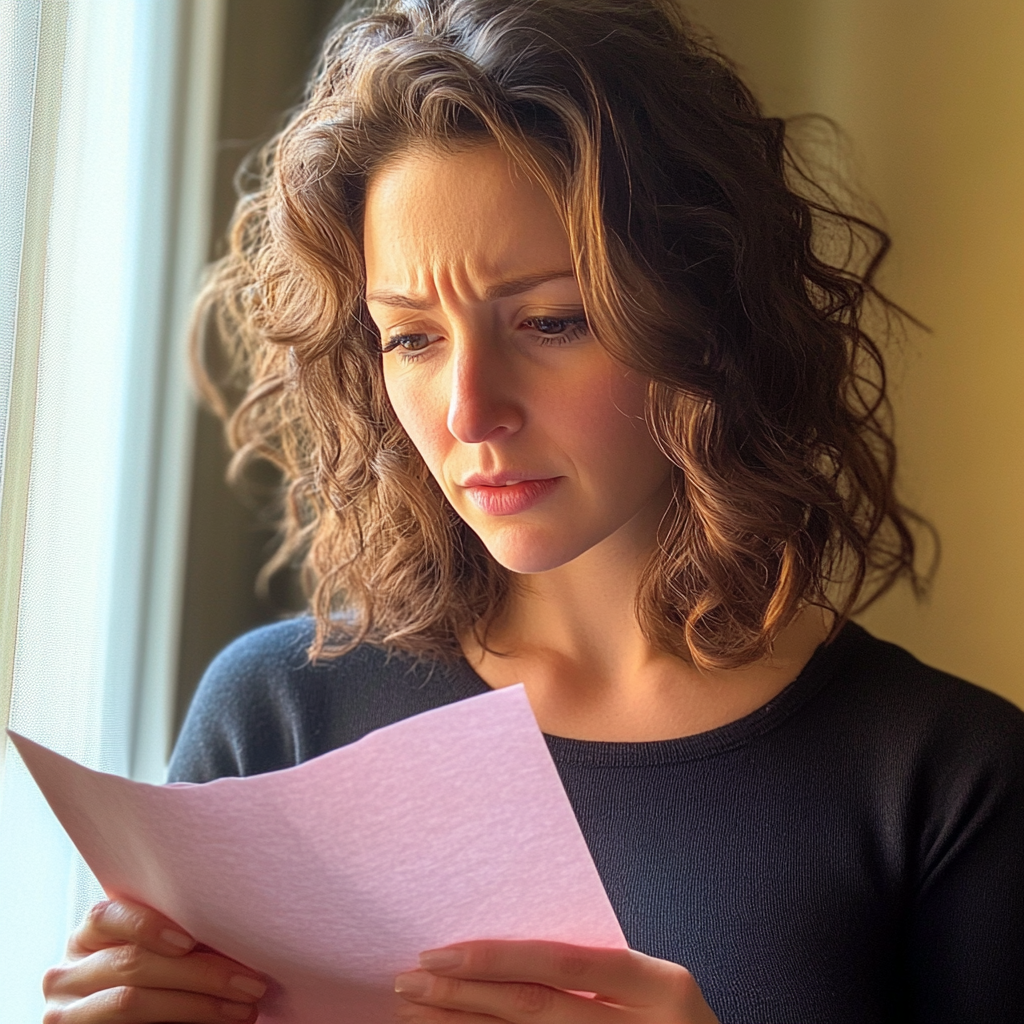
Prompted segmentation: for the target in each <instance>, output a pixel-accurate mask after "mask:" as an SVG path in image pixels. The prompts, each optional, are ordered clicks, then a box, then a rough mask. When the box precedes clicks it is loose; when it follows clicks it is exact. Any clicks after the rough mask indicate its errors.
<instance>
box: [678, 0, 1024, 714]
mask: <svg viewBox="0 0 1024 1024" xmlns="http://www.w3.org/2000/svg"><path fill="white" fill-rule="evenodd" d="M689 8H690V10H691V12H692V13H693V15H694V17H695V19H696V20H698V21H700V22H701V23H703V24H704V25H706V26H707V27H708V28H710V29H711V30H712V32H714V33H715V34H716V35H717V37H718V38H719V40H720V42H721V43H722V45H723V48H724V49H725V51H726V52H727V53H729V54H730V55H731V56H732V57H733V58H734V59H735V60H737V61H738V62H739V63H740V64H741V66H742V67H743V68H744V69H745V71H746V75H745V77H746V79H747V81H748V82H750V83H751V84H752V85H753V86H754V88H755V91H757V92H758V94H759V95H760V96H761V98H762V100H763V101H764V103H765V105H766V106H767V108H768V110H769V111H770V112H771V113H778V114H783V115H785V114H793V113H800V112H803V111H807V110H816V111H820V112H822V113H825V114H828V115H830V116H832V117H834V118H835V119H836V120H837V121H838V122H839V123H840V124H841V125H842V127H843V128H844V129H845V130H846V132H847V133H848V135H849V137H850V139H851V141H852V166H853V168H854V174H855V177H856V180H857V183H858V184H859V185H860V186H861V188H862V189H863V190H864V191H865V192H866V193H867V194H868V196H869V197H870V198H871V199H872V200H874V202H876V203H877V204H878V206H879V207H880V209H881V211H882V213H883V215H884V218H885V225H886V227H887V228H888V230H889V231H890V233H891V234H892V236H893V238H894V242H895V247H894V251H893V254H892V257H891V260H890V265H889V266H888V268H887V269H886V271H885V274H884V276H883V278H882V281H883V286H884V288H885V289H886V290H887V291H888V293H889V294H890V295H891V296H892V297H893V298H894V299H895V300H896V301H897V302H899V303H901V304H902V305H904V306H905V307H907V308H908V309H910V310H911V311H912V312H913V313H914V314H915V315H916V316H917V317H919V318H920V319H921V320H923V321H924V322H925V323H927V324H928V325H929V326H930V327H931V328H932V329H933V332H934V333H932V334H931V335H926V334H921V333H919V332H912V333H911V334H910V336H909V337H908V339H907V342H906V344H905V346H904V347H903V350H902V352H897V353H894V355H893V359H892V369H893V377H894V384H895V386H894V393H893V398H894V404H895V407H896V425H897V430H896V436H897V441H898V443H899V446H900V452H901V460H902V461H901V478H902V493H903V495H904V497H905V499H906V500H907V501H909V502H910V503H911V504H912V505H914V506H915V507H917V508H918V509H919V510H920V511H921V512H923V513H924V514H925V515H926V516H928V517H929V518H930V519H931V520H932V522H933V523H934V524H935V525H936V527H937V528H938V530H939V532H940V534H941V538H942V544H943V558H942V564H941V567H940V570H939V575H938V577H937V579H936V582H935V587H934V590H933V592H932V595H931V597H930V599H929V600H928V601H927V602H926V603H925V604H923V605H917V604H915V602H914V600H913V598H912V596H911V595H910V593H909V590H908V589H907V588H900V589H899V590H898V591H896V592H894V593H892V594H891V595H889V596H887V597H886V598H885V599H883V600H882V601H881V602H880V603H879V604H878V605H876V606H875V607H873V608H871V609H870V610H869V611H868V612H867V613H865V614H864V615H863V616H862V621H863V623H864V625H866V626H867V627H868V628H869V629H871V630H872V631H873V632H875V633H876V634H878V635H880V636H882V637H885V638H886V639H890V640H893V641H895V642H896V643H899V644H902V645H903V646H904V647H907V648H908V649H909V650H911V651H912V652H913V653H914V654H916V655H917V656H918V657H919V658H921V659H922V660H924V661H926V662H929V663H931V664H933V665H937V666H938V667H940V668H943V669H946V670H947V671H951V672H955V673H957V674H958V675H962V676H964V677H965V678H967V679H970V680H972V681H974V682H978V683H980V684H982V685H984V686H987V687H988V688H990V689H992V690H995V691H997V692H999V693H1002V694H1003V695H1005V696H1007V697H1009V698H1010V699H1011V700H1014V701H1016V702H1017V703H1018V704H1020V705H1022V706H1024V515H1022V510H1024V3H1022V2H1021V0H970V2H968V0H900V2H899V3H894V2H892V0H771V2H765V0H696V2H691V3H690V4H689Z"/></svg>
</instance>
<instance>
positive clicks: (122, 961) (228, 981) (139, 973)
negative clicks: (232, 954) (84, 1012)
mask: <svg viewBox="0 0 1024 1024" xmlns="http://www.w3.org/2000/svg"><path fill="white" fill-rule="evenodd" d="M43 988H44V990H45V992H46V994H47V995H48V996H49V997H51V998H58V997H62V996H89V995H92V994H93V993H95V992H100V991H102V990H104V989H116V988H143V989H173V990H176V991H182V992H189V993H198V994H202V995H209V996H218V997H220V998H221V999H226V1000H229V1001H233V1002H243V1003H254V1002H256V1000H257V999H259V998H260V997H261V996H262V995H263V994H264V993H265V992H266V990H267V986H266V984H265V983H264V982H263V981H262V980H261V979H260V978H259V977H258V976H257V975H256V974H254V973H253V972H252V971H249V970H248V969H247V968H244V967H242V966H241V965H240V964H237V963H235V962H234V961H233V960H229V959H227V957H223V956H219V955H218V954H216V953H189V954H188V955H187V956H184V957H173V958H171V957H165V956H161V955H160V954H158V953H153V952H151V951H150V950H148V949H144V948H143V947H142V946H136V945H135V944H134V943H129V944H126V945H123V946H109V947H107V948H106V949H101V950H97V951H96V952H95V953H90V954H89V955H88V956H86V957H83V958H81V959H79V960H71V961H68V962H67V963H64V964H61V965H60V966H58V967H51V968H50V970H49V971H47V972H46V975H45V978H44V980H43Z"/></svg>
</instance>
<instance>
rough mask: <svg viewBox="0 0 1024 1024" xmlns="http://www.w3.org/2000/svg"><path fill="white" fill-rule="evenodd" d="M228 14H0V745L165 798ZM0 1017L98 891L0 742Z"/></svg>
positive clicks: (81, 10)
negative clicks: (197, 327) (199, 287)
mask: <svg viewBox="0 0 1024 1024" xmlns="http://www.w3.org/2000/svg"><path fill="white" fill-rule="evenodd" d="M222 14H223V4H222V0H7V2H0V454H2V464H0V533H2V537H0V557H2V559H3V563H2V569H0V725H5V724H9V726H10V728H12V729H14V730H16V731H18V732H21V733H24V734H26V735H28V736H30V737H32V738H33V739H35V740H38V741H39V742H41V743H44V744H46V745H47V746H50V747H52V748H54V749H56V750H59V751H61V752H62V753H64V754H67V755H68V756H71V757H73V758H75V759H76V760H79V761H81V762H83V763H85V764H88V765H90V766H92V767H95V768H99V769H102V770H104V771H114V772H118V773H120V774H124V775H131V776H133V777H135V778H138V779H143V780H147V781H153V782H160V781H163V775H164V768H165V762H166V757H167V747H168V742H169V733H170V720H171V707H172V683H173V678H174V670H175V663H174V655H175V652H176V649H177V609H178V603H179V600H180V586H179V584H180V568H179V567H180V565H181V562H182V547H183V536H184V512H185V507H186V497H187V495H186V480H187V471H188V458H187V453H188V451H189V450H190V436H191V425H192V418H193V417H192V412H193V411H192V407H191V403H190V399H189V396H188V390H187V386H186V382H185V370H184V367H185V359H184V351H183V339H182V334H183V323H184V318H185V316H186V315H187V308H188V303H189V299H190V297H191V294H192V293H193V291H194V288H195V285H196V282H197V279H198V274H199V270H200V267H201V265H202V262H203V259H204V256H205V251H206V224H207V221H208V209H207V206H208V198H209V194H210V171H211V166H212V155H213V142H214V137H215V127H216V98H217V83H218V80H219V68H218V58H219V54H220V48H221V47H220V33H221V26H222V21H223V18H222ZM3 739H4V743H3V745H2V746H0V757H2V762H0V993H2V995H0V1007H2V1009H0V1018H2V1019H3V1020H4V1021H11V1022H12V1024H21V1022H25V1024H29V1022H32V1021H37V1020H39V1019H40V1017H41V1014H42V1009H43V1005H42V997H41V994H40V980H41V976H42V972H43V971H44V969H45V968H46V967H47V966H48V965H49V964H51V963H54V962H56V961H57V960H59V959H60V957H61V955H62V950H63V947H64V943H65V941H66V938H67V934H68V932H69V930H70V929H71V928H72V927H74V925H75V924H76V923H77V921H78V920H79V919H80V916H81V914H82V911H83V910H84V909H85V907H87V906H88V905H89V904H91V903H92V902H93V901H94V900H96V899H98V898H99V897H100V895H101V894H100V892H99V890H98V887H97V885H96V883H95V880H94V879H92V878H91V876H90V874H89V872H88V870H87V869H86V868H85V867H84V865H83V864H82V862H81V861H80V859H79V858H78V856H77V854H75V852H74V850H73V848H72V847H71V845H70V843H69V842H68V841H67V840H66V838H65V837H64V835H63V832H62V831H61V830H60V828H59V826H58V825H57V824H56V823H55V821H54V820H53V818H52V815H51V814H50V812H49V809H48V808H47V807H46V805H45V803H44V802H43V800H42V798H41V797H40V795H39V794H38V792H37V790H36V789H35V786H34V784H33V783H32V781H31V779H30V778H29V777H28V775H27V773H26V772H25V770H24V768H23V766H22V765H21V762H20V760H19V758H18V756H17V754H16V753H15V752H14V750H13V748H12V747H11V746H10V744H9V741H7V740H6V737H4V738H3Z"/></svg>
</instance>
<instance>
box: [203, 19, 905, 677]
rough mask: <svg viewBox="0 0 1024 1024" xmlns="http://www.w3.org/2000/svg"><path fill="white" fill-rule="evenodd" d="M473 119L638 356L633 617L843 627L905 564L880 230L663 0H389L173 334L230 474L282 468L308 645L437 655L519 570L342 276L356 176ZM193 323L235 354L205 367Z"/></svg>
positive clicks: (673, 639) (620, 345) (721, 631)
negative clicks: (843, 205) (646, 556)
mask: <svg viewBox="0 0 1024 1024" xmlns="http://www.w3.org/2000/svg"><path fill="white" fill-rule="evenodd" d="M356 15H361V16H356ZM353 18H355V20H352V19H353ZM482 142H491V143H496V144H497V145H499V146H501V147H502V149H503V150H504V151H505V152H507V153H508V154H509V155H510V156H511V158H512V159H513V160H515V161H516V162H517V163H518V164H519V165H520V166H522V167H523V168H524V169H525V170H526V171H527V172H528V173H529V174H530V175H532V176H533V178H534V179H535V180H537V181H538V182H540V183H541V184H542V185H543V187H544V188H545V189H546V190H547V192H548V194H549V195H550V197H551V199H552V200H553V202H554V203H555V205H556V209H557V210H558V211H559V215H560V216H561V218H562V220H563V223H564V225H565V228H566V231H567V233H568V236H569V240H570V246H571V250H572V253H573V259H574V263H575V268H574V269H575V272H576V275H577V277H578V280H579V283H580V287H581V290H582V293H583V296H584V303H585V307H586V315H587V319H588V321H589V323H590V325H591V327H592V329H593V330H594V332H595V334H596V336H597V337H598V338H599V339H600V340H601V342H602V343H603V344H604V345H605V346H606V347H607V348H608V349H609V351H611V352H612V354H613V355H615V356H616V357H617V358H618V359H620V360H621V361H622V362H623V363H624V364H626V365H628V366H630V367H632V368H633V369H635V370H638V371H640V372H642V373H643V374H644V375H646V377H647V378H648V379H649V380H650V386H649V397H648V416H647V418H648V424H649V427H650V430H651V432H652V434H653V436H654V437H655V439H656V440H657V442H658V444H659V445H660V447H661V449H662V450H663V452H664V453H665V455H666V456H667V457H668V458H669V459H670V460H671V462H672V463H673V464H674V466H675V467H676V470H675V473H674V480H675V484H674V498H673V501H672V504H671V507H670V509H669V511H668V513H667V515H666V517H665V519H664V521H663V523H662V529H661V534H660V543H659V545H658V546H657V550H656V551H655V552H654V553H653V555H652V556H651V558H650V561H649V563H648V564H647V566H646V568H645V569H644V571H643V573H642V577H641V581H640V585H639V588H638V592H637V595H636V610H637V615H638V619H639V622H640V624H641V627H642V629H643V631H644V633H645V635H646V636H647V637H648V639H649V640H650V641H651V642H652V643H653V644H654V645H655V646H657V647H658V648H660V649H663V650H667V651H670V652H673V653H676V654H679V655H681V656H684V657H686V658H690V659H692V660H693V661H694V662H695V663H696V664H698V665H700V666H707V667H737V666H741V665H745V664H748V663H750V662H752V661H754V660H756V659H758V658H760V657H763V656H764V655H765V654H766V653H768V652H769V651H770V650H771V647H772V644H773V641H774V640H775V638H776V637H777V635H778V633H779V632H780V630H781V629H782V628H784V626H785V625H786V624H787V623H788V622H789V621H790V619H791V618H792V616H793V615H794V613H795V612H796V611H797V610H798V609H799V608H800V607H801V606H802V605H804V604H806V603H814V604H820V605H822V606H824V607H827V608H830V609H832V610H833V611H834V612H835V613H836V620H835V621H836V626H835V628H836V629H838V628H839V627H840V626H841V625H842V623H843V622H844V621H845V620H846V619H847V618H848V617H849V616H850V615H851V614H853V613H854V612H855V611H856V610H857V609H858V608H859V607H862V606H864V605H866V604H867V603H870V601H872V600H874V599H875V598H876V597H877V596H879V595H880V594H881V593H882V592H883V591H885V590H886V589H888V588H889V587H890V586H891V585H892V584H893V583H894V582H895V581H896V580H897V579H898V578H900V577H908V578H909V579H910V581H911V582H912V584H913V585H914V586H915V588H917V589H918V590H920V588H921V587H922V584H923V578H922V576H921V575H920V574H919V573H918V572H917V571H916V570H915V567H914V538H913V534H912V532H911V529H910V526H911V524H912V522H913V521H914V520H915V519H916V518H917V517H916V516H914V514H913V513H910V512H909V511H908V510H907V509H906V508H905V507H903V506H902V505H901V504H900V503H899V502H898V501H897V499H896V497H895V495H894V487H893V484H894V475H895V452H894V447H893V443H892V440H891V435H890V430H889V426H888V420H889V406H888V402H887V399H886V387H885V372H884V365H883V359H882V354H881V351H880V348H879V344H878V342H877V341H876V340H875V339H874V338H873V337H872V336H871V334H870V333H869V332H868V330H867V328H866V326H865V323H866V311H867V309H868V306H869V304H871V303H874V305H875V308H877V309H881V310H882V311H883V312H885V313H889V314H891V313H895V314H896V315H897V317H898V316H899V315H901V313H902V311H900V310H898V308H897V307H894V306H893V305H892V303H890V302H889V301H888V300H887V299H885V297H884V296H882V295H881V294H880V293H879V291H878V290H877V288H876V285H875V277H876V273H877V270H878V267H879V264H880V262H881V261H882V259H883V257H884V256H885V253H886V251H887V249H888V247H889V239H888V237H887V235H886V234H885V233H884V232H883V231H882V230H880V229H878V228H877V227H874V226H873V225H872V224H871V223H869V222H868V221H866V220H865V219H863V218H862V217H860V216H856V215H854V214H852V213H850V212H844V210H842V209H840V208H839V205H838V204H837V203H835V202H834V201H833V200H831V199H830V198H829V195H828V193H827V192H826V191H825V190H824V189H823V188H821V187H820V186H818V185H816V184H815V181H814V179H813V176H811V175H809V174H808V172H807V171H806V167H805V165H804V164H802V163H801V162H800V160H799V159H798V158H797V157H796V156H795V155H794V152H793V150H792V147H791V146H790V144H789V143H788V142H787V135H786V125H785V123H784V122H783V121H782V120H780V119H778V118H772V117H766V116H764V115H763V113H762V111H761V109H760V108H759V106H758V103H757V101H756V100H755V99H754V97H753V96H752V94H751V93H750V91H749V90H748V89H747V88H746V87H745V86H744V84H743V83H742V82H741V81H740V79H739V77H738V76H737V74H736V71H735V69H734V68H733V66H732V65H731V64H730V62H729V61H728V60H727V59H726V58H725V57H723V56H722V55H721V54H720V53H719V52H718V51H717V50H716V49H715V47H714V45H713V43H712V42H711V41H710V40H709V39H707V38H706V37H705V36H703V35H702V34H701V33H700V32H699V31H698V30H697V29H695V27H694V26H693V25H692V24H691V23H690V22H689V21H688V20H687V19H686V18H685V16H684V15H683V14H682V12H681V11H680V9H679V7H678V6H677V4H676V3H674V2H673V0H543V2H537V0H385V2H384V3H382V4H381V5H380V6H378V7H377V8H375V9H373V10H371V11H355V10H354V9H349V10H343V12H342V14H341V16H340V17H339V20H338V22H337V23H336V27H335V28H334V29H333V30H332V32H331V33H330V34H329V36H328V38H327V41H326V43H325V46H324V50H323V54H322V57H321V60H320V62H319V65H318V68H317V70H316V72H315V74H314V76H313V79H312V81H311V84H310V86H309V89H308V93H307V96H306V99H305V101H304V103H303V105H302V106H301V108H300V109H299V110H298V111H297V112H296V113H295V115H294V116H293V117H292V118H291V120H290V123H288V125H287V126H286V127H285V128H284V130H283V131H282V132H281V133H280V134H279V135H278V136H277V137H276V138H275V139H274V140H273V141H272V142H271V143H270V144H269V146H268V147H266V148H265V150H264V151H263V155H262V162H261V165H260V167H259V179H258V180H259V185H258V187H257V188H255V189H254V190H253V191H251V192H249V193H248V194H243V195H242V196H241V199H240V200H239V203H238V208H237V211H236V214H235V218H234V221H233V226H232V230H231V234H230V251H229V253H228V255H227V256H226V257H225V258H224V259H222V260H221V261H220V262H219V263H217V264H215V265H214V267H213V268H212V270H211V274H210V277H209V279H208V283H207V285H206V287H205V289H204V291H203V293H202V295H201V298H200V301H199V303H198V306H197V314H196V320H195V329H194V332H193V333H194V346H195V347H194V352H195V361H196V366H197V374H198V378H199V380H200V384H201V386H202V388H203V390H204V392H205V394H206V395H207V396H208V398H209V399H210V400H211V402H213V404H214V406H215V408H216V409H217V410H218V411H219V412H220V413H221V414H222V415H224V416H225V417H226V418H227V419H228V433H229V438H230V440H231V443H232V444H233V446H234V447H235V449H236V456H235V460H234V470H235V471H237V470H238V468H239V467H240V466H241V465H243V464H244V463H246V462H247V461H248V460H250V459H252V458H254V457H256V458H263V459H268V460H270V461H271V462H272V463H274V464H275V465H276V466H278V467H279V468H280V470H281V471H282V472H283V474H284V478H285V490H286V500H285V501H284V502H283V504H282V514H281V536H282V543H281V545H280V547H279V548H278V550H277V553H276V555H275V556H274V558H273V559H272V560H271V562H270V563H269V565H268V567H267V569H266V570H265V572H272V571H275V570H276V569H277V568H280V567H282V566H284V565H287V564H295V563H298V562H300V561H301V563H302V566H303V576H304V579H305V581H306V585H307V588H308V592H309V594H310V599H311V608H312V611H313V613H314V614H315V616H316V621H317V632H316V640H315V642H314V644H313V647H312V648H311V654H312V655H313V656H318V655H324V656H330V655H333V654H337V653H341V652H343V651H346V650H349V649H350V648H351V647H352V646H354V645H355V644H357V643H360V642H364V641H368V642H371V643H377V644H381V645H385V646H388V647H392V648H396V649H400V650H404V651H407V652H410V653H412V654H415V655H419V656H424V657H432V658H437V657H441V658H444V657H451V656H455V655H458V654H459V650H460V649H459V637H461V636H464V635H465V634H466V631H467V630H475V631H476V635H477V636H478V637H484V638H485V637H486V629H487V625H488V623H491V622H493V621H494V619H495V617H496V616H497V615H498V614H499V613H500V612H501V610H502V608H503V607H504V605H505V603H506V602H507V600H508V597H509V594H510V593H511V592H512V587H513V586H514V581H513V579H512V577H511V574H510V573H509V572H508V571H506V570H505V569H503V568H502V567H501V566H499V565H498V564H497V563H496V562H495V561H494V560H493V559H492V558H491V557H490V556H489V555H488V554H487V552H486V550H485V549H484V547H483V545H482V544H481V542H480V541H479V539H478V538H477V537H476V536H475V534H473V533H472V531H471V530H469V528H468V527H467V526H466V525H465V524H464V523H463V522H462V521H461V520H460V519H459V518H458V516H456V515H455V513H454V511H453V510H452V508H451V506H450V505H449V504H448V503H447V501H446V500H445V498H444V497H443V495H442V493H441V490H440V488H439V487H438V486H437V484H436V483H435V482H434V480H433V479H432V477H431V476H430V474H429V472H428V471H427V469H426V467H425V465H424V463H423V460H422V459H421V458H420V456H419V454H418V453H417V451H416V450H415V448H414V447H413V445H412V444H411V442H410V441H409V439H408V437H407V436H406V435H405V433H404V431H403V430H402V428H401V427H400V425H399V424H398V422H397V420H396V417H395V415H394V413H393V411H392V409H391V407H390V404H389V402H388V398H387V394H386V392H385V389H384V385H383V379H382V373H381V355H380V342H379V338H378V336H377V334H376V332H375V331H374V330H373V328H372V325H371V321H370V318H369V316H368V313H367V310H366V307H365V303H364V295H363V292H364V288H365V278H364V266H363V257H362V240H361V230H362V208H363V202H364V196H365V192H366V185H367V181H368V179H369V178H370V176H371V175H372V174H373V173H374V171H375V170H376V169H379V168H380V167H381V166H382V164H383V163H384V162H385V161H386V160H388V159H389V158H392V157H394V156H395V155H396V154H399V153H401V152H402V151H403V150H405V149H407V148H408V147H410V146H413V145H423V144H426V145H430V146H435V147H442V148H444V147H448V148H450V149H457V148H458V147H462V146H467V145H473V144H477V143H482ZM837 229H838V231H837ZM837 235H838V236H842V237H845V238H846V240H847V242H849V245H847V246H845V247H840V248H841V249H842V255H841V258H840V257H836V256H834V255H833V256H830V255H829V252H834V251H835V246H834V245H831V246H826V245H824V244H823V243H822V239H824V238H826V237H827V238H831V239H832V241H833V242H834V241H835V239H836V237H837ZM856 242H859V243H860V250H859V251H860V252H861V258H859V259H857V258H855V257H854V253H855V251H856V250H857V245H856V244H854V243H856ZM826 249H828V251H826ZM211 314H212V317H211ZM891 319H892V318H891V316H890V317H885V318H883V319H882V321H881V322H882V324H883V327H884V325H885V324H887V323H889V322H890V321H891ZM211 322H212V323H214V324H215V325H216V327H217V329H216V331H212V330H208V329H207V327H208V326H209V325H210V324H211ZM211 335H215V336H216V338H217V339H218V340H219V343H220V345H221V346H222V352H226V353H227V357H228V360H229V363H230V365H231V366H232V368H233V372H232V373H231V374H230V375H228V377H225V378H222V379H221V380H220V381H219V382H217V383H216V384H215V383H214V381H213V380H212V375H211V373H210V372H209V370H208V369H204V367H206V366H207V365H208V363H207V357H208V356H209V352H208V351H206V350H207V349H208V347H209V346H208V343H207V342H208V338H209V337H210V336H211ZM234 389H240V390H234ZM233 390H234V395H235V399H234V400H232V399H229V398H228V397H226V396H227V395H228V394H229V393H231V392H232V391H233ZM341 612H344V614H339V613H341Z"/></svg>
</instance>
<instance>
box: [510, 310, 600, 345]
mask: <svg viewBox="0 0 1024 1024" xmlns="http://www.w3.org/2000/svg"><path fill="white" fill-rule="evenodd" d="M523 326H524V327H529V328H531V329H532V330H535V331H536V332H537V333H538V334H540V335H542V337H541V341H540V343H541V344H542V345H564V344H566V343H567V342H570V341H573V340H574V339H576V338H579V337H582V336H583V335H584V334H586V333H587V331H588V330H589V328H588V326H587V318H586V317H585V316H531V317H530V318H529V319H527V320H524V321H523Z"/></svg>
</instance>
